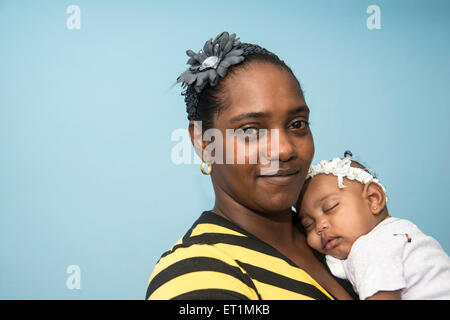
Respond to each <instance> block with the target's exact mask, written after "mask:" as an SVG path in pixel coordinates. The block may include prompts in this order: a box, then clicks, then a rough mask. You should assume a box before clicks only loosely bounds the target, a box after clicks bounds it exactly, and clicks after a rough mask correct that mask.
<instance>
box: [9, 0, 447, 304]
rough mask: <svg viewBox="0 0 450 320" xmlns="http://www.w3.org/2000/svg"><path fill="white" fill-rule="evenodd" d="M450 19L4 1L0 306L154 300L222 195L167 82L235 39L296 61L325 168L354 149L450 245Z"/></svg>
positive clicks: (320, 7) (440, 6) (399, 202)
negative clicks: (182, 154)
mask: <svg viewBox="0 0 450 320" xmlns="http://www.w3.org/2000/svg"><path fill="white" fill-rule="evenodd" d="M71 4H75V5H78V6H79V7H80V9H81V29H79V30H76V29H75V30H69V29H68V28H67V27H66V21H67V19H68V18H69V16H70V14H67V13H66V9H67V7H68V6H69V5H71ZM371 4H376V5H378V6H379V7H380V9H381V29H379V30H369V29H368V28H367V27H366V20H367V18H368V17H369V15H370V14H367V13H366V9H367V7H368V6H369V5H371ZM449 12H450V1H447V0H442V1H439V0H432V1H414V0H396V1H381V0H371V1H365V0H354V1H350V0H348V1H313V0H308V1H256V0H254V1H242V0H239V1H235V0H233V1H226V2H217V1H195V2H192V1H164V2H163V1H159V2H156V1H92V0H91V1H75V0H74V1H0V152H1V156H0V298H1V299H122V298H123V299H143V298H144V296H145V291H146V285H147V281H148V279H149V276H150V274H151V271H152V269H153V267H154V265H155V263H156V262H157V260H158V259H159V256H160V255H161V253H162V252H164V251H166V250H167V249H168V248H170V246H172V244H173V243H174V242H175V241H177V240H178V238H179V237H180V236H182V235H183V234H184V232H185V231H186V230H187V229H188V228H189V227H190V226H191V224H192V223H193V221H194V220H195V219H196V218H197V217H198V216H199V214H200V213H201V212H202V211H203V210H206V209H211V208H212V206H213V203H214V194H213V190H212V186H211V181H210V178H209V177H206V176H203V175H202V174H201V173H200V170H199V165H198V164H183V165H175V164H174V163H173V162H172V160H171V150H172V148H173V147H174V146H175V145H176V144H177V142H174V141H172V140H171V134H172V132H173V131H174V130H176V129H178V128H187V124H188V122H187V119H186V113H185V105H184V101H183V97H182V96H181V95H180V92H181V89H180V87H178V86H177V87H171V85H172V84H173V83H174V81H175V79H176V77H177V76H178V75H179V74H180V73H181V72H183V71H184V70H185V69H186V68H187V66H186V64H185V63H186V61H187V58H188V57H187V56H186V55H185V50H187V49H193V50H195V51H198V50H199V49H201V47H202V46H203V44H204V42H205V41H206V40H208V39H209V38H213V37H215V36H216V35H217V34H219V33H220V32H222V31H224V30H227V31H229V32H231V33H233V32H236V33H237V34H238V36H239V37H240V38H241V40H242V41H244V42H251V43H257V44H260V45H261V46H263V47H265V48H267V49H269V50H271V51H273V52H275V53H276V54H278V55H279V56H280V57H281V58H282V59H284V60H285V61H286V62H287V63H288V65H290V66H291V67H292V69H293V70H294V72H295V73H296V75H297V77H298V78H299V80H300V82H301V84H302V86H303V89H304V91H305V96H306V100H307V103H308V104H309V107H310V109H311V111H312V115H311V122H312V130H313V134H314V138H315V145H316V155H315V159H314V162H317V161H319V160H321V159H329V158H332V157H334V156H342V154H343V152H344V150H346V149H350V150H352V151H353V153H354V154H355V155H356V156H358V159H360V160H361V161H362V162H363V163H364V164H366V165H367V166H369V167H370V168H372V169H373V170H375V172H376V173H378V175H379V178H380V180H381V182H382V183H383V184H384V185H385V186H386V188H387V190H388V196H389V198H390V201H389V203H388V205H389V210H390V213H391V215H393V216H397V217H401V218H407V219H409V220H411V221H413V222H415V223H416V224H417V225H418V226H419V227H420V228H421V229H422V230H423V231H424V232H425V233H427V234H429V235H431V236H433V237H435V238H436V239H437V240H438V241H439V242H440V243H441V245H442V246H443V248H444V249H445V250H446V252H447V253H448V252H450V235H449V232H448V227H449V226H450V215H449V214H450V212H449V207H450V201H449V196H448V191H447V188H448V185H449V182H450V170H449V167H448V159H449V156H450V152H449V150H450V148H449V147H450V146H449V138H450V130H449V118H450V111H449V110H450V108H449V102H448V101H449V99H448V93H449V91H450V85H449V79H448V76H449V75H450V41H449V35H450V19H448V15H449ZM69 265H78V266H79V267H80V269H81V289H79V290H76V289H75V290H69V289H68V288H67V287H66V280H67V278H68V277H69V274H67V273H66V268H67V267H68V266H69Z"/></svg>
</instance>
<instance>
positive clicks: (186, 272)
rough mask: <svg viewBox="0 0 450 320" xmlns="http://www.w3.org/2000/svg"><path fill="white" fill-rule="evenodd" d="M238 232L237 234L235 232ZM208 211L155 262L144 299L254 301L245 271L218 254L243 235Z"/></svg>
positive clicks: (225, 254) (243, 235) (228, 257)
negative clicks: (194, 298) (223, 245)
mask: <svg viewBox="0 0 450 320" xmlns="http://www.w3.org/2000/svg"><path fill="white" fill-rule="evenodd" d="M239 231H240V230H239ZM239 231H238V230H236V229H235V228H233V226H230V225H227V223H226V222H224V221H222V220H221V219H219V218H217V217H215V214H214V213H211V212H209V211H205V212H203V214H202V215H201V216H200V217H199V219H197V221H195V222H194V224H193V225H192V227H191V228H190V229H189V230H188V231H187V232H186V234H185V235H184V236H183V237H181V238H180V239H179V240H178V241H177V242H176V243H175V244H174V245H173V246H172V248H171V249H170V250H168V251H167V252H165V253H164V254H163V255H162V256H161V258H160V259H159V261H158V262H157V264H156V266H155V268H154V270H153V272H152V275H151V277H150V281H149V284H148V288H147V295H146V298H147V299H174V298H177V297H183V299H184V298H188V296H187V295H189V296H192V297H196V298H201V297H202V296H203V297H227V298H230V299H231V298H233V297H234V298H242V299H244V298H247V299H255V298H258V296H257V294H256V292H255V290H254V286H253V284H252V282H251V280H250V278H249V277H248V276H247V275H246V273H245V270H243V269H242V267H241V266H240V265H239V263H238V262H237V261H236V260H235V259H234V258H233V257H232V255H230V253H229V252H227V251H225V250H222V249H221V248H220V244H221V243H223V242H230V241H233V240H234V241H237V240H238V239H237V238H239V237H240V238H242V239H240V240H243V239H244V238H246V237H247V235H245V234H243V233H241V232H239Z"/></svg>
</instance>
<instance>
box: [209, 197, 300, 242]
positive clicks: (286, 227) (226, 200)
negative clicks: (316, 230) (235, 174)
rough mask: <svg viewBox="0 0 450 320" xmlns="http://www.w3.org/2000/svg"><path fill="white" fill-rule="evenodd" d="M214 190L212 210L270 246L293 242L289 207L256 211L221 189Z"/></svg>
mask: <svg viewBox="0 0 450 320" xmlns="http://www.w3.org/2000/svg"><path fill="white" fill-rule="evenodd" d="M215 191H216V202H215V204H214V208H213V209H212V211H213V212H215V213H216V214H218V215H220V216H222V217H224V218H225V219H227V220H229V221H231V222H233V223H234V224H236V225H237V226H239V227H241V228H242V229H244V230H246V231H247V232H249V233H251V234H253V235H254V236H256V237H257V238H259V239H260V240H262V241H264V242H266V243H268V244H270V245H272V246H280V245H281V246H283V245H285V244H286V245H289V244H292V243H293V241H294V239H295V238H294V237H295V227H294V225H293V224H292V211H291V209H290V208H287V209H285V210H283V211H281V212H272V213H265V212H258V211H256V210H252V209H249V208H247V207H245V206H244V205H242V204H240V203H238V202H237V201H235V200H234V199H233V198H232V197H231V196H229V195H228V194H226V193H225V192H223V190H222V191H221V190H215Z"/></svg>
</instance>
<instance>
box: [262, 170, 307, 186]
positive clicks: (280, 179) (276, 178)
mask: <svg viewBox="0 0 450 320" xmlns="http://www.w3.org/2000/svg"><path fill="white" fill-rule="evenodd" d="M299 172H300V171H295V172H294V173H281V174H275V175H264V176H259V178H261V179H263V180H264V181H265V182H267V183H270V184H276V185H279V186H286V185H290V184H292V183H294V182H296V180H297V179H298V177H299Z"/></svg>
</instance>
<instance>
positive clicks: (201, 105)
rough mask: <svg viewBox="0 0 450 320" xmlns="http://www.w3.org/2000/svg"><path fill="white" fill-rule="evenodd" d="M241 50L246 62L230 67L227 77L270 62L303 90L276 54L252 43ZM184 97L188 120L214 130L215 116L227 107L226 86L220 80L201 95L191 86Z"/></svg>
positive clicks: (241, 45)
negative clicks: (258, 63)
mask: <svg viewBox="0 0 450 320" xmlns="http://www.w3.org/2000/svg"><path fill="white" fill-rule="evenodd" d="M240 49H242V50H243V51H244V52H243V54H242V55H243V56H244V57H245V59H244V61H242V62H241V63H239V64H236V65H232V66H230V67H229V68H228V72H227V75H226V76H225V77H230V76H231V75H232V74H233V73H235V72H236V71H238V70H241V69H243V68H245V67H248V65H249V64H250V63H251V62H252V61H260V62H268V63H272V64H274V65H275V66H279V67H280V68H282V69H283V70H285V71H288V72H289V73H290V74H291V75H292V76H293V78H294V79H295V81H296V82H297V84H298V86H299V88H300V90H301V86H300V83H299V81H298V79H297V77H296V76H295V75H294V73H293V72H292V70H291V68H290V67H289V66H288V65H286V63H285V62H284V61H283V60H281V59H280V58H279V57H278V56H277V55H276V54H274V53H272V52H270V51H268V50H267V49H264V48H262V47H260V46H258V45H256V44H250V43H241V44H240ZM302 94H303V92H302ZM182 95H183V96H185V98H184V101H185V102H186V112H187V114H188V116H187V117H188V120H201V121H202V130H207V129H209V128H212V127H213V120H212V119H213V115H214V114H216V113H219V112H220V111H221V110H222V109H223V108H225V107H226V106H227V96H226V93H225V90H224V86H223V84H222V85H221V81H220V80H219V82H218V84H217V85H216V86H214V87H212V86H210V85H209V84H207V85H206V86H205V88H204V89H203V90H202V91H201V92H200V93H198V92H197V91H196V90H195V88H194V85H193V84H191V85H189V86H187V87H186V89H185V90H184V91H183V92H182Z"/></svg>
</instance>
